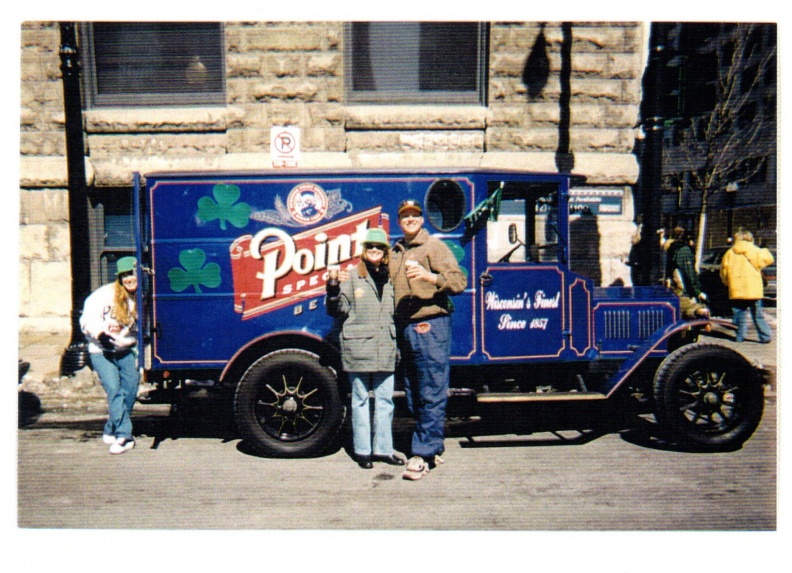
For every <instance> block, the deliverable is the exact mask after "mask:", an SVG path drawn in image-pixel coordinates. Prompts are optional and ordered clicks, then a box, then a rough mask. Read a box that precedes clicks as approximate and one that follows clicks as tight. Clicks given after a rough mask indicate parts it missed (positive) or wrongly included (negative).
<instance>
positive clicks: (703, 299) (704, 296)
mask: <svg viewBox="0 0 792 573" xmlns="http://www.w3.org/2000/svg"><path fill="white" fill-rule="evenodd" d="M698 297H699V300H700V301H701V302H707V301H708V300H709V297H708V296H707V293H705V292H700V293H699V295H698Z"/></svg>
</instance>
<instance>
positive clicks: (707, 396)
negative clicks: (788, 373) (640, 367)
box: [654, 343, 764, 449]
mask: <svg viewBox="0 0 792 573" xmlns="http://www.w3.org/2000/svg"><path fill="white" fill-rule="evenodd" d="M654 399H655V409H656V415H657V418H658V422H659V423H660V424H661V426H662V427H663V428H664V429H666V430H667V431H668V432H669V433H670V434H671V436H672V438H673V439H675V440H677V441H678V442H680V443H683V444H685V445H690V446H697V447H700V448H705V449H736V448H739V447H740V446H741V445H742V444H743V442H745V441H746V440H747V439H748V438H750V437H751V435H752V434H753V433H754V431H755V430H756V428H757V426H758V425H759V422H760V421H761V419H762V413H763V411H764V390H763V388H762V381H761V379H760V377H759V375H758V372H757V371H756V369H755V368H753V367H752V366H751V364H750V363H749V362H748V361H747V360H746V359H745V358H744V357H743V356H742V355H741V354H739V353H738V352H735V351H734V350H731V349H730V348H726V347H724V346H720V345H717V344H706V343H702V344H690V345H687V346H683V347H682V348H679V349H677V350H675V351H674V352H672V353H671V354H670V355H669V356H668V357H667V358H666V359H665V360H664V361H663V363H662V364H661V365H660V368H659V369H658V370H657V373H656V375H655V380H654Z"/></svg>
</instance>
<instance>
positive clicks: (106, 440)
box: [102, 434, 116, 446]
mask: <svg viewBox="0 0 792 573" xmlns="http://www.w3.org/2000/svg"><path fill="white" fill-rule="evenodd" d="M102 441H103V442H104V443H105V444H107V445H108V446H109V445H110V444H115V441H116V437H115V436H112V435H110V434H102Z"/></svg>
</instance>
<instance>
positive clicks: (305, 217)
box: [286, 183, 328, 225]
mask: <svg viewBox="0 0 792 573" xmlns="http://www.w3.org/2000/svg"><path fill="white" fill-rule="evenodd" d="M327 206H328V201H327V195H326V194H325V192H324V189H322V188H321V187H319V186H318V185H316V184H314V183H300V184H299V185H297V186H296V187H295V188H294V189H292V190H291V191H290V192H289V196H288V198H287V199H286V208H287V209H288V210H289V215H291V216H292V218H293V219H294V220H295V221H298V222H300V223H303V224H304V225H310V224H311V223H315V222H317V221H320V220H322V219H323V218H324V216H325V213H327Z"/></svg>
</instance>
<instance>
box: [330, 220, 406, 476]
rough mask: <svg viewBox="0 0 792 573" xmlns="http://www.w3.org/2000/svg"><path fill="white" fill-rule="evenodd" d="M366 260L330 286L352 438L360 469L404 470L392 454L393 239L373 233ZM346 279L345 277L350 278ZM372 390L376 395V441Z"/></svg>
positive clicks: (369, 236)
mask: <svg viewBox="0 0 792 573" xmlns="http://www.w3.org/2000/svg"><path fill="white" fill-rule="evenodd" d="M363 249H364V251H363V257H362V259H361V261H360V263H359V264H358V266H357V268H356V269H354V270H352V272H350V273H348V279H347V280H344V281H342V282H341V283H340V284H333V283H334V281H328V283H327V298H326V304H327V312H328V314H330V315H331V316H333V317H335V318H338V319H340V320H342V321H343V325H342V328H341V360H342V364H343V367H344V370H345V371H346V372H347V374H348V375H349V380H350V383H351V385H352V438H353V447H354V452H355V458H356V460H357V462H358V465H360V467H362V468H365V469H371V468H372V467H373V463H372V461H384V462H385V463H388V464H391V465H404V460H402V459H401V458H400V457H398V456H397V455H395V453H394V451H393V435H392V425H393V384H394V370H395V369H396V327H395V326H394V323H393V312H394V302H393V301H394V298H393V284H392V283H391V281H390V277H389V274H388V251H389V243H388V236H387V234H386V233H385V231H384V230H382V229H369V230H368V232H367V233H366V237H365V239H364V241H363ZM345 276H346V274H345ZM369 390H373V393H374V424H373V425H374V428H373V439H372V428H371V414H370V408H369Z"/></svg>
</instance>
